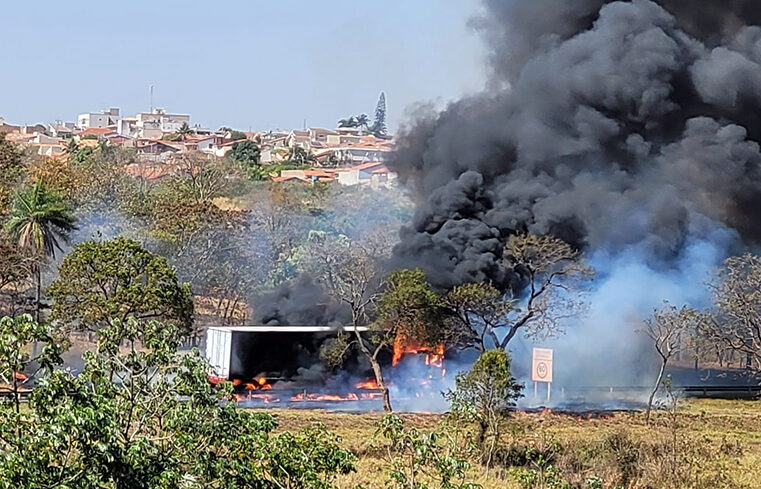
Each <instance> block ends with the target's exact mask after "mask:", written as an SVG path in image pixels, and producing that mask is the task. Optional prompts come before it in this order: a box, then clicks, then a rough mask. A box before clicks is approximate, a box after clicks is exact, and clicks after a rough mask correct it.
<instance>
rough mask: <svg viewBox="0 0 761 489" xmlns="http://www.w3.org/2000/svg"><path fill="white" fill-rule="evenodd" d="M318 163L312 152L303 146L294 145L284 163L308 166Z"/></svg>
mask: <svg viewBox="0 0 761 489" xmlns="http://www.w3.org/2000/svg"><path fill="white" fill-rule="evenodd" d="M315 163H316V160H315V158H314V156H313V155H312V153H310V152H309V151H307V150H305V149H304V148H302V147H301V146H294V147H292V148H291V150H290V151H288V157H287V158H286V161H285V162H284V164H286V165H293V166H294V167H296V168H298V167H308V166H312V165H314V164H315Z"/></svg>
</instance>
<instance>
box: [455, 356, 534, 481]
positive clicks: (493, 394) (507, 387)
mask: <svg viewBox="0 0 761 489" xmlns="http://www.w3.org/2000/svg"><path fill="white" fill-rule="evenodd" d="M455 386H456V387H455V390H454V391H449V392H448V393H447V397H448V398H449V400H450V401H451V402H452V409H453V410H458V409H468V407H470V406H472V408H474V409H475V410H476V412H477V413H478V422H479V426H480V432H479V436H478V441H479V444H480V445H481V447H482V448H483V450H484V463H485V464H486V467H487V470H488V467H489V465H490V464H491V460H492V456H493V455H494V449H495V448H496V446H497V444H498V442H499V438H500V436H501V434H502V432H501V424H502V421H503V420H504V419H505V418H506V417H507V416H508V415H509V409H510V408H511V407H513V406H515V401H516V400H517V399H519V398H520V397H521V396H522V395H521V390H523V385H522V384H519V383H518V382H517V381H516V380H515V378H514V377H513V375H512V373H511V371H510V357H509V355H508V354H507V353H506V352H505V351H504V350H490V351H486V352H483V353H481V356H479V357H478V360H476V363H475V364H474V365H473V367H472V368H471V370H470V371H468V372H460V373H459V374H457V378H456V379H455ZM487 440H488V442H487ZM487 443H488V445H487Z"/></svg>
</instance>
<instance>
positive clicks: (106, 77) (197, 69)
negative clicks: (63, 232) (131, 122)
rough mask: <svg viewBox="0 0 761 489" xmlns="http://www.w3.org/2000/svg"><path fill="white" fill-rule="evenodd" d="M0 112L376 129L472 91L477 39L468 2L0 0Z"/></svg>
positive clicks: (477, 68)
mask: <svg viewBox="0 0 761 489" xmlns="http://www.w3.org/2000/svg"><path fill="white" fill-rule="evenodd" d="M6 3H7V4H5V5H3V13H2V17H0V33H1V34H0V35H2V37H3V39H4V43H3V45H4V48H3V58H4V59H3V66H4V69H3V72H2V73H0V116H3V117H5V119H6V120H7V121H8V122H10V123H34V122H47V121H52V120H57V119H62V120H74V118H75V116H76V114H77V113H80V112H88V111H98V110H100V109H103V108H106V107H109V106H115V107H120V108H121V109H122V111H123V113H126V114H134V113H135V112H138V111H143V110H147V108H148V106H149V95H148V94H149V88H148V87H149V86H150V85H151V84H153V85H154V86H155V97H154V100H155V105H156V106H159V107H165V108H166V109H167V110H168V111H170V112H179V113H190V114H191V116H192V120H193V122H194V123H201V124H203V125H206V126H209V127H212V128H217V127H219V126H221V125H223V124H226V125H231V126H234V127H237V128H240V129H248V128H249V127H250V128H252V129H254V130H256V129H272V128H277V127H280V128H293V127H300V126H301V125H302V124H303V121H304V119H306V120H307V124H308V125H310V126H334V125H335V122H336V121H337V120H338V119H339V118H341V117H342V116H345V115H351V114H354V113H359V112H367V113H368V114H370V115H371V116H372V113H373V111H374V108H375V103H376V101H377V97H378V94H379V93H380V91H381V90H384V91H385V92H386V96H387V99H388V105H389V119H390V121H389V122H390V125H391V127H392V129H393V128H395V127H396V126H397V124H398V123H399V122H400V121H402V120H403V118H404V113H405V109H406V108H408V107H409V106H410V105H411V104H415V103H417V102H425V101H438V103H444V102H445V101H447V100H452V99H455V98H458V97H459V96H461V95H463V94H466V93H470V92H474V91H477V90H479V89H480V88H482V86H483V83H484V78H485V75H484V69H483V58H484V48H483V46H482V44H481V42H480V40H479V39H478V37H477V35H476V34H475V33H473V32H472V31H471V30H470V29H469V28H468V27H467V21H468V18H469V17H470V16H471V15H472V14H473V13H475V12H476V11H477V9H478V1H477V0H385V1H381V0H324V1H312V0H276V1H264V0H231V1H225V2H209V1H200V0H199V1H196V0H185V1H179V0H132V1H130V0H123V1H120V2H112V1H108V2H106V1H103V0H98V1H95V0H72V1H69V2H60V1H57V0H56V1H54V0H43V1H37V2H18V1H14V2H6Z"/></svg>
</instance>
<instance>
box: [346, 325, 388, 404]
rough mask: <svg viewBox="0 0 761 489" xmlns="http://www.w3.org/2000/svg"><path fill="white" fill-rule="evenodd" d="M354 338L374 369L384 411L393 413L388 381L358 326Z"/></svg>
mask: <svg viewBox="0 0 761 489" xmlns="http://www.w3.org/2000/svg"><path fill="white" fill-rule="evenodd" d="M354 336H355V337H356V338H357V345H358V346H359V349H360V351H361V352H362V354H363V355H364V356H365V357H366V358H367V360H368V361H369V362H370V365H371V366H372V367H373V374H374V375H375V383H376V384H378V389H380V391H381V394H382V396H383V410H384V411H385V412H387V413H390V412H393V409H391V394H390V393H389V391H388V385H386V381H385V380H384V379H383V370H381V365H380V362H378V359H377V358H376V357H375V355H373V354H372V352H370V349H369V348H367V345H365V342H364V340H363V339H362V334H361V333H360V332H359V331H357V328H356V326H355V327H354Z"/></svg>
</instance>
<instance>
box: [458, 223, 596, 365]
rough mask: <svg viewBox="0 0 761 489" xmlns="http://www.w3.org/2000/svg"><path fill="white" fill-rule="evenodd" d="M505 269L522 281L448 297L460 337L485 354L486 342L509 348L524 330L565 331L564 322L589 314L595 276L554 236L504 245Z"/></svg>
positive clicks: (467, 288) (532, 333) (472, 287)
mask: <svg viewBox="0 0 761 489" xmlns="http://www.w3.org/2000/svg"><path fill="white" fill-rule="evenodd" d="M504 256H505V258H504V261H505V266H506V267H509V268H510V269H511V270H513V271H514V272H515V275H516V276H517V277H519V280H517V283H516V284H515V285H514V286H513V287H511V288H510V289H508V291H507V292H506V293H504V294H501V293H500V292H499V291H498V290H497V289H496V288H494V287H493V286H491V285H489V284H465V285H461V286H458V287H455V288H454V289H453V290H452V291H450V292H449V293H448V294H447V296H446V301H447V304H448V306H449V308H450V310H451V312H452V314H453V315H454V317H455V318H456V319H457V320H458V321H459V323H460V326H461V327H462V328H463V331H462V332H461V333H460V336H461V337H463V338H465V339H467V340H469V341H470V344H471V345H475V346H476V348H478V349H479V350H481V351H483V350H485V349H486V348H487V342H486V338H489V339H490V342H491V344H492V345H493V347H494V348H498V349H505V348H506V347H507V345H508V343H510V341H511V340H512V339H513V338H514V337H515V335H516V334H517V333H518V332H519V331H521V330H523V331H524V332H525V334H526V336H529V337H539V338H542V337H548V336H553V335H555V334H558V333H560V332H562V329H563V322H564V321H565V320H567V319H570V318H574V317H578V316H579V315H581V314H583V313H584V312H585V311H586V304H585V303H584V301H583V296H584V292H585V287H584V286H585V284H586V282H588V281H589V280H591V279H592V277H593V275H594V273H593V271H592V269H591V268H590V267H589V266H588V265H587V264H586V262H585V260H584V259H583V257H582V256H581V254H580V253H579V252H578V251H577V250H575V249H573V247H571V245H569V244H568V243H566V242H564V241H562V240H560V239H557V238H554V237H552V236H536V235H532V234H519V235H515V236H512V237H511V238H510V239H509V240H508V242H507V245H506V246H505V251H504Z"/></svg>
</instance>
